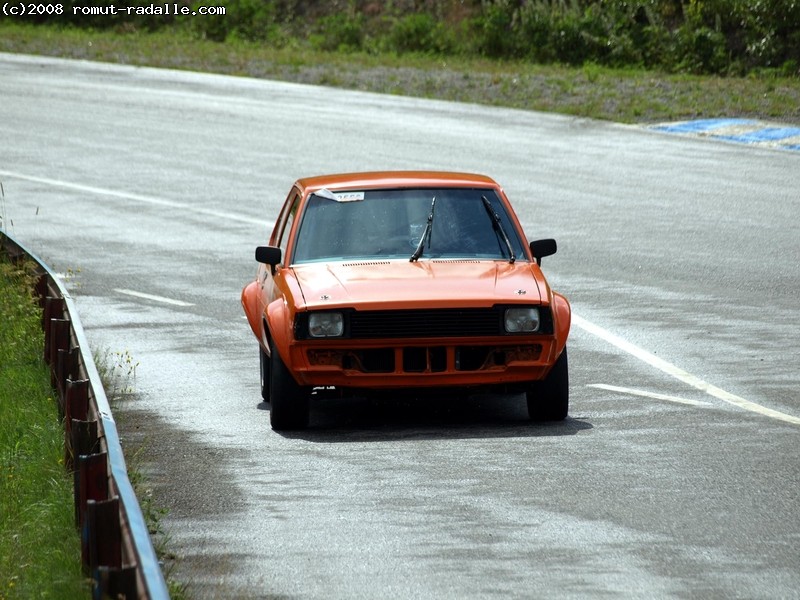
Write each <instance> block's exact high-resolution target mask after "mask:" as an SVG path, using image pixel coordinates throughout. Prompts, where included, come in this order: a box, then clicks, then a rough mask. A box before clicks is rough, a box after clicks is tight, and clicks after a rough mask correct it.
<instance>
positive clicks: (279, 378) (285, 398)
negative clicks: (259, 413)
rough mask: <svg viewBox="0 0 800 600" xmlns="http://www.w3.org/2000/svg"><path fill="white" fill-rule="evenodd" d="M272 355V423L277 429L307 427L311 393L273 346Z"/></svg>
mask: <svg viewBox="0 0 800 600" xmlns="http://www.w3.org/2000/svg"><path fill="white" fill-rule="evenodd" d="M271 354H272V356H271V357H270V378H269V398H270V405H271V406H270V411H269V416H270V424H271V425H272V428H273V429H274V430H275V431H285V430H292V429H305V428H306V427H308V416H309V393H308V390H307V389H306V388H304V387H303V386H301V385H300V384H298V383H297V382H296V381H295V379H294V377H292V374H291V372H290V371H289V369H287V368H286V365H285V364H284V362H283V360H281V357H280V355H279V354H278V349H277V348H275V347H273V348H272V353H271Z"/></svg>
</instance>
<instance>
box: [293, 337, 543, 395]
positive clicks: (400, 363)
mask: <svg viewBox="0 0 800 600" xmlns="http://www.w3.org/2000/svg"><path fill="white" fill-rule="evenodd" d="M346 342H348V345H346V346H345V345H343V344H342V343H341V341H340V342H339V343H335V342H321V343H313V344H310V343H307V342H305V341H304V342H295V343H294V344H293V345H292V346H291V349H290V357H291V358H290V361H289V364H287V367H288V368H289V370H290V371H291V372H292V373H293V374H294V376H295V379H297V381H298V382H299V383H300V384H302V385H307V386H314V387H323V386H334V387H354V388H374V389H399V388H426V387H475V386H496V385H503V384H511V383H522V382H530V381H536V380H539V379H543V378H544V377H545V376H546V375H547V373H548V372H549V370H550V368H551V366H552V364H553V362H554V361H555V358H556V357H555V356H554V354H555V346H556V344H555V339H554V337H553V336H540V337H538V338H536V339H535V340H528V339H525V340H523V339H520V338H514V339H508V338H505V339H502V340H491V341H489V340H485V339H459V340H457V341H455V342H450V343H449V342H447V341H443V340H441V339H437V340H404V341H402V342H401V340H391V342H390V343H386V342H384V343H380V342H378V341H371V342H365V341H364V340H359V341H357V342H356V341H355V340H346Z"/></svg>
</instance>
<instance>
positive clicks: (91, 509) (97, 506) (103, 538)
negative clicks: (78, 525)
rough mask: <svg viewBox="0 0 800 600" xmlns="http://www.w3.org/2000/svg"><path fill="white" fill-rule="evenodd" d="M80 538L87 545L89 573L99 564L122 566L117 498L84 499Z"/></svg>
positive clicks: (86, 564)
mask: <svg viewBox="0 0 800 600" xmlns="http://www.w3.org/2000/svg"><path fill="white" fill-rule="evenodd" d="M81 538H82V539H83V540H85V544H86V546H87V557H88V561H87V562H86V563H85V566H86V567H88V570H89V573H93V572H94V570H95V569H97V567H99V566H101V565H102V566H106V567H114V568H119V567H121V566H122V541H121V540H122V538H121V536H120V522H119V498H111V499H109V500H101V501H96V500H87V501H86V521H85V522H84V525H83V533H82V535H81Z"/></svg>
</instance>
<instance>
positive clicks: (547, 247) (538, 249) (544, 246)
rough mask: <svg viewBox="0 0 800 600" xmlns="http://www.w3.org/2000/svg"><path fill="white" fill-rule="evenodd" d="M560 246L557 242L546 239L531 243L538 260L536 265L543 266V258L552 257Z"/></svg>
mask: <svg viewBox="0 0 800 600" xmlns="http://www.w3.org/2000/svg"><path fill="white" fill-rule="evenodd" d="M557 249H558V246H557V245H556V241H555V240H554V239H546V240H536V241H535V242H531V253H533V257H534V258H535V259H536V264H537V265H541V264H542V258H543V257H545V256H552V255H553V254H555V253H556V250H557Z"/></svg>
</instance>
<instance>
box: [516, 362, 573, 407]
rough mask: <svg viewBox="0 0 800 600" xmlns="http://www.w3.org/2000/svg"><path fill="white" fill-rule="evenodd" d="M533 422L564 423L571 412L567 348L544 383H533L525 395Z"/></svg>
mask: <svg viewBox="0 0 800 600" xmlns="http://www.w3.org/2000/svg"><path fill="white" fill-rule="evenodd" d="M525 395H526V397H527V400H528V415H529V416H530V419H531V421H563V420H564V419H566V418H567V413H568V412H569V366H568V361H567V348H566V346H565V347H564V350H563V351H562V352H561V356H559V357H558V360H556V364H555V365H553V368H552V369H551V370H550V373H548V374H547V377H546V378H545V379H543V380H542V381H534V382H533V383H531V385H530V387H529V388H528V391H527V392H526V393H525Z"/></svg>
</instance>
